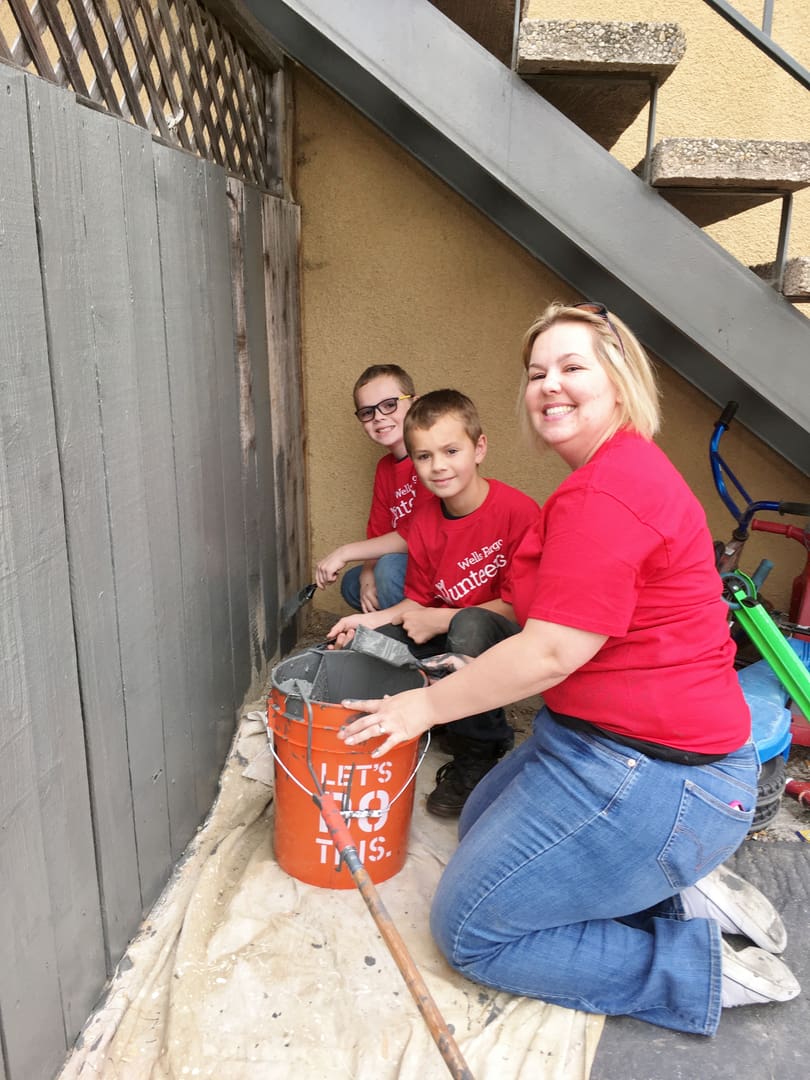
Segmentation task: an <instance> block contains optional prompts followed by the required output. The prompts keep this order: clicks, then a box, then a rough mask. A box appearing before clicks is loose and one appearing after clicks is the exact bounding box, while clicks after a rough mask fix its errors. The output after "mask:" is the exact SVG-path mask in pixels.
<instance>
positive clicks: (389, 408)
mask: <svg viewBox="0 0 810 1080" xmlns="http://www.w3.org/2000/svg"><path fill="white" fill-rule="evenodd" d="M412 397H413V394H400V395H399V397H387V398H383V399H382V401H378V402H377V404H376V405H363V406H361V408H359V409H355V410H354V415H355V416H356V417H357V419H358V420H359V421H360V423H361V424H367V423H368V422H369V420H373V419H374V413H375V412H378V413H379V414H380V416H390V415H391V413H393V412H396V411H397V405H399V403H400V401H409V400H410V399H411V398H412Z"/></svg>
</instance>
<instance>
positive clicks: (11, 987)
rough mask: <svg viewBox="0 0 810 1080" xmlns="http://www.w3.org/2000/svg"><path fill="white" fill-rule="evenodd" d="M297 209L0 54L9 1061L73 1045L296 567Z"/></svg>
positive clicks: (14, 1077) (0, 486)
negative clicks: (80, 101)
mask: <svg viewBox="0 0 810 1080" xmlns="http://www.w3.org/2000/svg"><path fill="white" fill-rule="evenodd" d="M298 231H299V219H298V210H297V208H296V207H295V206H294V205H292V204H290V203H286V202H283V201H280V200H278V199H274V198H271V197H269V196H266V195H262V194H261V193H260V192H259V191H257V190H256V189H252V188H249V187H246V186H245V185H243V184H242V183H240V182H238V181H235V180H228V179H227V178H226V175H225V173H224V171H223V170H222V169H221V168H220V167H219V166H215V165H211V164H209V163H206V162H204V161H200V160H198V159H196V158H195V157H193V156H191V155H190V154H187V153H184V152H182V151H179V150H175V149H170V148H168V147H167V146H164V145H162V144H160V143H158V142H154V141H153V140H152V138H151V137H150V136H149V134H148V133H147V132H145V131H143V130H141V129H139V128H137V127H135V126H132V125H130V124H127V123H125V122H123V121H121V120H117V119H115V118H113V117H110V116H107V115H104V114H103V113H100V112H96V111H94V110H91V109H88V108H83V107H81V106H79V105H77V104H76V102H75V100H74V98H73V96H72V95H71V94H69V93H67V92H65V91H63V90H60V89H58V88H56V87H54V86H52V85H49V84H48V83H46V82H44V81H41V80H39V79H36V78H34V77H31V76H27V75H24V74H23V73H22V72H18V71H15V70H14V69H13V68H11V67H4V68H0V526H1V528H0V880H1V881H2V891H1V892H0V1080H39V1078H46V1077H50V1076H52V1075H53V1074H54V1073H55V1072H56V1070H57V1069H58V1068H59V1066H60V1065H61V1063H62V1061H63V1058H64V1055H65V1052H66V1050H67V1048H68V1047H69V1046H70V1045H71V1044H72V1042H73V1040H74V1039H75V1037H76V1035H77V1033H78V1031H79V1030H80V1028H81V1025H82V1024H83V1022H84V1021H85V1019H86V1018H87V1016H88V1014H89V1012H90V1011H91V1009H92V1006H93V1004H94V1002H95V1001H96V999H97V997H98V995H99V993H100V992H101V990H102V988H103V985H104V982H105V980H106V978H107V976H108V974H110V972H111V970H112V968H113V966H114V965H115V963H116V962H117V961H118V959H119V958H120V956H121V955H122V953H123V951H124V949H125V947H126V945H127V942H128V941H129V939H130V937H131V936H132V934H133V933H134V931H135V930H136V928H137V926H138V924H139V922H140V920H141V918H142V916H143V914H144V913H145V912H146V911H147V910H148V908H149V907H150V906H151V904H152V903H153V901H154V900H155V899H156V897H157V896H158V894H159V892H160V890H161V889H162V887H163V885H164V884H165V882H166V881H167V878H168V876H169V874H170V872H171V868H172V866H173V864H174V862H175V860H176V859H177V858H178V856H179V855H180V853H181V852H182V851H183V849H184V847H185V846H186V844H187V843H188V841H189V839H190V838H191V837H192V835H193V834H194V832H195V830H196V828H197V827H198V825H199V824H200V822H201V820H202V819H203V818H204V816H205V814H206V813H207V811H208V810H209V808H210V806H211V804H212V802H213V799H214V797H215V795H216V790H217V781H218V777H219V772H220V767H221V765H222V762H223V760H224V757H225V755H226V751H227V748H228V745H229V742H230V740H231V736H232V733H233V730H234V719H235V715H236V713H237V712H238V709H239V706H240V705H241V703H242V701H243V700H244V698H245V695H246V693H248V692H249V691H250V692H255V691H256V690H257V688H258V686H259V685H260V684H261V681H262V679H263V678H264V676H265V674H266V670H267V666H268V663H269V661H270V660H271V659H272V658H273V656H274V655H275V654H276V651H277V648H278V643H279V635H280V629H281V628H280V627H279V626H278V611H279V606H280V602H282V601H283V599H284V598H285V596H286V595H287V594H288V592H289V591H294V589H295V588H298V587H300V585H301V584H302V583H304V582H303V580H302V576H301V575H302V573H303V568H304V565H305V563H304V562H302V560H303V559H305V557H306V538H305V535H304V507H303V502H302V500H303V476H302V460H303V453H302V425H301V394H300V379H299V374H298V318H297V312H298V306H297V289H298V277H297V274H298V255H297V251H298ZM268 359H269V362H268ZM282 591H283V592H284V596H282V595H281V593H282Z"/></svg>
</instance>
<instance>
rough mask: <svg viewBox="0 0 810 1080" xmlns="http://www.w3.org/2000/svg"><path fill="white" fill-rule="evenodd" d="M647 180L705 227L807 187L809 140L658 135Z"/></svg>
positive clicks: (809, 183) (809, 158)
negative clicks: (784, 140) (782, 140)
mask: <svg viewBox="0 0 810 1080" xmlns="http://www.w3.org/2000/svg"><path fill="white" fill-rule="evenodd" d="M642 169H643V163H641V164H639V165H638V166H636V170H635V171H636V172H637V173H639V174H640V173H641V172H642ZM649 180H650V183H651V184H652V186H653V187H655V188H658V190H659V191H660V192H661V194H662V195H663V196H664V197H665V198H666V199H667V200H668V201H669V202H671V203H672V204H673V206H676V207H677V208H678V209H679V210H680V211H681V212H682V213H684V214H685V215H686V216H687V217H688V218H690V220H691V221H694V222H695V224H696V225H700V226H704V225H710V224H712V223H713V222H715V221H723V220H725V219H726V218H729V217H733V216H734V215H735V214H739V213H742V212H743V211H744V210H750V209H751V208H752V207H753V206H759V205H761V204H762V203H767V202H771V201H772V200H774V199H779V198H782V196H784V195H785V194H786V193H787V192H792V191H799V190H800V189H801V188H805V187H807V186H808V185H810V143H808V142H777V141H768V140H762V139H663V140H662V141H661V142H659V143H658V144H657V145H656V146H655V148H654V149H653V152H652V155H651V158H650V177H649Z"/></svg>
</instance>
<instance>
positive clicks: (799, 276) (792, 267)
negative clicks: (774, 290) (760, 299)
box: [751, 255, 810, 304]
mask: <svg viewBox="0 0 810 1080" xmlns="http://www.w3.org/2000/svg"><path fill="white" fill-rule="evenodd" d="M751 269H752V270H753V271H754V273H755V274H756V275H757V276H758V277H761V278H762V279H763V280H764V281H767V282H769V283H771V284H773V283H775V281H776V263H775V262H770V263H758V264H757V265H756V266H752V267H751ZM782 294H783V295H784V297H785V298H786V299H787V300H790V301H791V302H792V303H794V304H795V303H803V302H808V301H810V255H800V256H798V257H797V258H795V259H788V261H787V262H786V263H785V272H784V276H783V278H782Z"/></svg>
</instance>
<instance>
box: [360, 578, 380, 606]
mask: <svg viewBox="0 0 810 1080" xmlns="http://www.w3.org/2000/svg"><path fill="white" fill-rule="evenodd" d="M360 610H361V611H364V612H369V611H379V610H380V599H379V597H378V596H377V581H376V579H375V577H374V571H373V570H371V571H370V572H369V573H366V572H365V571H363V572H362V573H361V574H360Z"/></svg>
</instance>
